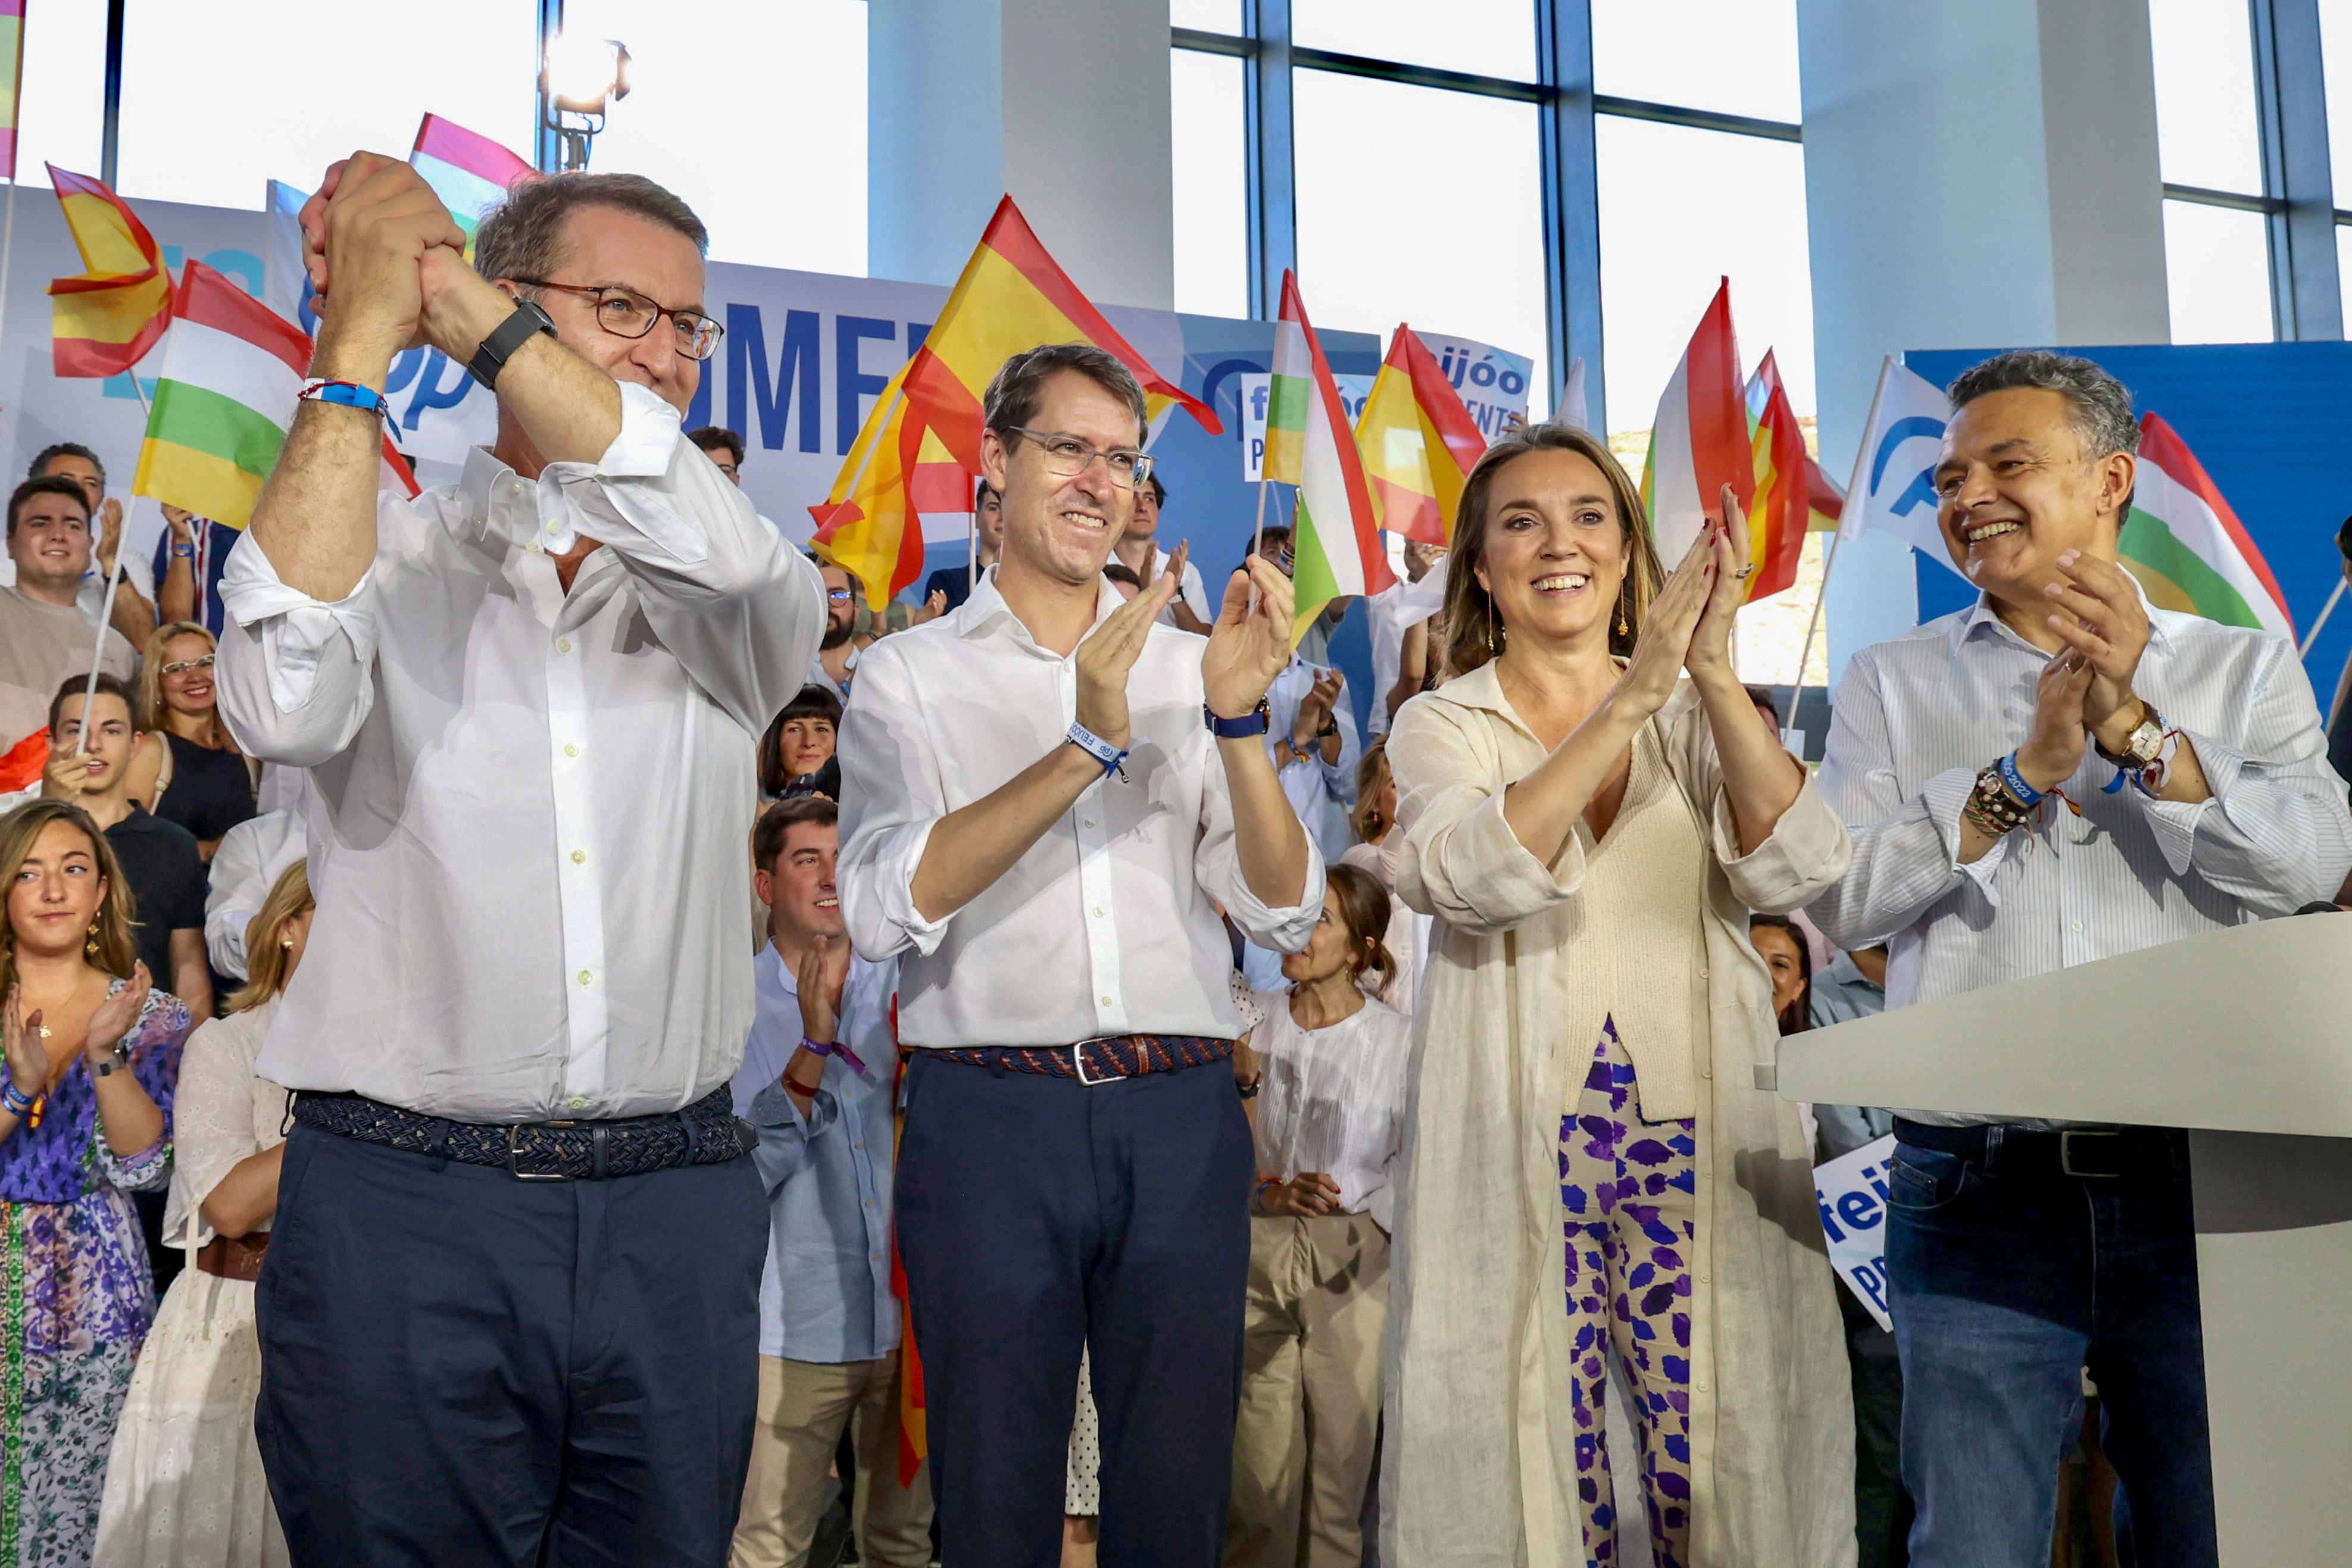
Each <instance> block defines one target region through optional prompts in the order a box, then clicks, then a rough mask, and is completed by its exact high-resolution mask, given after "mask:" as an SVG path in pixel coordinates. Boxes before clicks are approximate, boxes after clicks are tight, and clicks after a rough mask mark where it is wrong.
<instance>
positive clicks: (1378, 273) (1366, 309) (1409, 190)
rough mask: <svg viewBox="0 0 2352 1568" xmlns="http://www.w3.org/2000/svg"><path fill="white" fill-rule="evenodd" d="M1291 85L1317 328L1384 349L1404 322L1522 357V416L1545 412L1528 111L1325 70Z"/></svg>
mask: <svg viewBox="0 0 2352 1568" xmlns="http://www.w3.org/2000/svg"><path fill="white" fill-rule="evenodd" d="M1293 98H1294V101H1295V104H1296V110H1297V114H1296V121H1295V129H1294V131H1293V132H1292V134H1293V136H1294V137H1295V139H1296V146H1297V169H1298V286H1299V290H1300V292H1301V293H1302V294H1303V295H1304V296H1305V298H1306V300H1307V313H1308V314H1309V316H1310V317H1312V319H1313V320H1314V321H1315V324H1316V326H1317V327H1318V328H1325V327H1346V328H1349V329H1352V330H1354V331H1361V332H1374V333H1378V334H1379V335H1380V337H1381V342H1383V343H1385V342H1387V340H1388V334H1389V333H1390V332H1391V331H1393V330H1394V329H1395V327H1396V325H1397V323H1398V321H1408V322H1410V323H1412V325H1413V326H1415V327H1419V328H1425V329H1427V330H1429V331H1435V332H1444V333H1447V334H1450V335H1454V336H1459V337H1466V338H1475V339H1477V340H1478V341H1480V342H1487V343H1492V344H1494V345H1495V346H1496V347H1497V348H1503V349H1508V350H1509V351H1511V352H1512V353H1519V354H1528V355H1530V356H1532V357H1533V358H1534V360H1535V362H1536V368H1535V379H1534V384H1533V385H1534V389H1535V396H1534V397H1533V398H1532V400H1531V409H1530V412H1532V413H1535V414H1538V415H1540V414H1541V413H1543V412H1544V411H1545V410H1546V408H1547V407H1548V404H1547V402H1546V397H1545V393H1546V392H1547V390H1548V389H1549V385H1550V374H1551V373H1550V371H1549V367H1548V364H1547V359H1548V356H1547V355H1546V353H1545V352H1544V345H1545V331H1544V272H1543V268H1544V261H1543V258H1544V247H1543V217H1542V188H1541V184H1540V179H1541V171H1540V167H1539V163H1538V145H1537V141H1536V110H1535V106H1534V105H1533V104H1528V103H1517V102H1514V101H1512V100H1508V99H1496V98H1480V97H1475V96H1473V95H1472V94H1469V93H1462V92H1445V91H1440V90H1438V89H1434V88H1425V87H1409V86H1405V85H1402V84H1401V83H1397V82H1388V81H1376V80H1372V79H1368V78H1364V77H1352V76H1339V75H1334V74H1333V73H1331V72H1328V71H1312V70H1302V71H1299V72H1297V74H1296V76H1295V78H1294V86H1293ZM1373 145H1377V146H1378V147H1379V149H1380V153H1379V155H1378V156H1376V157H1375V156H1368V155H1367V148H1368V147H1370V146H1373Z"/></svg>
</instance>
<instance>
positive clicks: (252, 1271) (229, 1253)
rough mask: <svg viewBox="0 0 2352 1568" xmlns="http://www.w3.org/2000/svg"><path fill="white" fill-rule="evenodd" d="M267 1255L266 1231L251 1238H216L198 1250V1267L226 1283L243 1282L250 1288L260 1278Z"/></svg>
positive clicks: (259, 1232) (260, 1231)
mask: <svg viewBox="0 0 2352 1568" xmlns="http://www.w3.org/2000/svg"><path fill="white" fill-rule="evenodd" d="M268 1253H269V1233H268V1231H266V1230H257V1231H255V1232H254V1233H253V1234H252V1235H251V1236H216V1237H213V1238H212V1239H211V1240H210V1241H208V1242H206V1243H205V1244H204V1245H203V1246H202V1247H198V1248H196V1267H197V1268H201V1269H203V1270H204V1271H205V1273H207V1274H216V1275H218V1276H219V1277H220V1278H222V1279H242V1280H244V1281H245V1282H246V1283H247V1284H248V1285H250V1284H252V1283H253V1282H254V1281H255V1280H257V1279H260V1278H261V1260H262V1258H265V1257H267V1256H268Z"/></svg>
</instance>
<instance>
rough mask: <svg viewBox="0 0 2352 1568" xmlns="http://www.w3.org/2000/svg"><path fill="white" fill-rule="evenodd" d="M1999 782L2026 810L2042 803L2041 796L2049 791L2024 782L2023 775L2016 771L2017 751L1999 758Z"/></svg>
mask: <svg viewBox="0 0 2352 1568" xmlns="http://www.w3.org/2000/svg"><path fill="white" fill-rule="evenodd" d="M2000 782H2001V784H2002V786H2003V787H2004V788H2006V789H2007V790H2008V791H2009V793H2010V794H2011V795H2015V796H2016V797H2017V798H2018V801H2019V803H2020V804H2021V805H2024V806H2025V807H2026V808H2027V809H2028V810H2031V809H2032V808H2033V807H2034V806H2037V805H2041V804H2042V796H2043V795H2047V794H2048V793H2049V792H2048V791H2046V790H2038V789H2035V788H2034V787H2033V786H2032V784H2027V783H2026V782H2025V775H2024V774H2023V773H2019V772H2018V771H2017V753H2016V752H2010V753H2009V755H2007V756H2005V757H2003V758H2001V760H2000Z"/></svg>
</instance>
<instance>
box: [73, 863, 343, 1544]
mask: <svg viewBox="0 0 2352 1568" xmlns="http://www.w3.org/2000/svg"><path fill="white" fill-rule="evenodd" d="M315 907H316V906H315V905H314V904H313V903H312V901H311V898H310V875H309V868H308V863H307V862H305V861H301V860H297V861H295V862H294V863H293V864H292V865H291V866H289V867H288V868H286V869H285V870H284V871H283V872H282V873H280V875H279V876H278V881H277V884H276V886H274V887H273V888H272V889H270V892H269V897H268V900H266V901H265V902H264V903H263V904H262V907H261V911H260V912H259V913H258V914H257V915H255V916H254V917H253V920H252V921H251V922H250V924H248V925H247V928H246V952H247V962H248V977H247V982H246V985H245V988H244V989H243V990H241V991H239V992H237V993H236V994H235V995H234V996H232V997H230V998H229V1000H228V1009H227V1016H225V1017H220V1018H215V1019H214V1020H212V1021H211V1022H209V1023H207V1024H205V1026H203V1027H201V1028H199V1029H198V1030H197V1031H196V1032H195V1033H194V1035H193V1036H191V1037H189V1039H188V1046H187V1053H186V1056H185V1058H184V1060H183V1061H182V1063H181V1067H180V1096H179V1105H178V1110H179V1131H178V1137H177V1140H176V1153H175V1157H174V1163H175V1164H176V1165H177V1167H178V1168H177V1170H176V1171H175V1172H174V1173H173V1178H172V1200H171V1206H170V1207H169V1208H168V1209H167V1210H166V1211H165V1213H164V1216H163V1234H164V1236H165V1237H166V1238H167V1239H168V1240H170V1241H171V1242H172V1243H173V1245H175V1246H180V1247H187V1248H188V1249H189V1250H190V1251H191V1252H193V1253H194V1255H195V1267H194V1268H189V1269H184V1270H183V1271H182V1272H181V1274H180V1276H179V1278H178V1279H174V1280H173V1281H172V1289H171V1290H170V1291H169V1292H168V1293H167V1294H166V1295H165V1296H164V1298H163V1310H161V1311H159V1312H157V1313H156V1315H155V1326H154V1329H153V1331H152V1332H151V1333H150V1334H149V1335H148V1338H147V1348H146V1350H145V1351H144V1352H142V1354H141V1356H140V1358H139V1370H138V1372H137V1373H135V1374H134V1375H133V1376H132V1378H131V1394H130V1397H129V1399H128V1400H127V1401H126V1402H125V1403H124V1405H123V1409H122V1421H121V1426H119V1427H117V1428H116V1430H115V1434H114V1451H113V1456H112V1458H111V1459H110V1461H109V1463H108V1466H107V1472H106V1499H105V1506H104V1507H103V1509H102V1510H100V1515H99V1524H98V1560H99V1562H100V1563H104V1564H106V1568H280V1565H282V1564H284V1563H287V1561H288V1557H287V1552H286V1538H285V1536H284V1535H283V1534H281V1533H280V1532H279V1530H278V1514H277V1511H276V1510H274V1509H273V1508H271V1506H270V1502H269V1483H268V1478H267V1477H265V1476H264V1475H263V1474H262V1471H261V1450H260V1448H259V1447H258V1446H257V1444H256V1443H255V1442H254V1437H253V1406H254V1398H255V1395H256V1394H257V1393H258V1392H259V1390H260V1386H261V1344H260V1341H259V1340H258V1339H257V1337H256V1335H255V1332H254V1326H253V1295H254V1281H255V1280H256V1279H258V1278H259V1276H260V1273H261V1259H262V1257H263V1254H264V1252H265V1251H266V1249H267V1248H268V1244H269V1221H270V1216H271V1215H272V1214H274V1213H275V1211H276V1210H277V1207H278V1162H279V1160H280V1157H281V1156H282V1154H283V1152H284V1149H285V1138H286V1134H285V1131H284V1129H285V1125H286V1091H285V1090H284V1089H280V1088H278V1086H277V1085H276V1084H274V1083H271V1082H269V1081H268V1080H267V1079H259V1078H256V1077H255V1076H254V1073H253V1061H254V1058H255V1057H256V1056H257V1055H258V1054H259V1052H260V1050H261V1041H262V1037H264V1036H265V1035H267V1034H268V1032H269V1022H270V1020H271V1019H272V1018H274V1017H275V1016H277V1013H278V997H279V995H281V994H283V993H284V992H285V989H286V984H287V982H288V981H289V980H291V979H292V978H293V977H294V968H295V965H297V964H299V963H301V962H302V946H303V943H304V942H305V941H307V940H308V938H309V936H310V915H311V912H312V910H314V908H315Z"/></svg>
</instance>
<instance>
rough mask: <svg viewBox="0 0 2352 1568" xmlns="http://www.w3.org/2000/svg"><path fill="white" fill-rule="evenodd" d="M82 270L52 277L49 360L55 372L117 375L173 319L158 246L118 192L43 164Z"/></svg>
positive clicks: (169, 283)
mask: <svg viewBox="0 0 2352 1568" xmlns="http://www.w3.org/2000/svg"><path fill="white" fill-rule="evenodd" d="M47 167H48V171H49V183H50V184H53V185H55V186H56V187H57V192H58V205H59V206H60V207H62V208H64V209H65V215H66V226H67V227H68V228H70V229H72V230H73V237H74V244H75V246H77V247H79V249H80V251H81V264H82V267H83V271H82V273H81V275H80V276H79V277H75V278H59V279H56V280H55V281H53V282H52V283H50V285H49V310H50V314H51V317H52V320H53V321H54V323H55V325H54V329H53V338H54V341H53V342H52V343H51V345H50V361H51V363H52V365H53V366H54V367H55V369H56V372H57V374H59V375H120V374H122V373H123V372H124V371H126V370H129V369H130V368H131V366H132V365H134V364H137V363H139V361H140V358H141V356H142V355H143V354H145V353H146V352H147V351H148V350H149V349H151V348H153V347H154V346H155V341H156V340H157V339H158V338H161V337H162V336H163V329H164V328H165V327H166V326H168V325H170V323H171V320H172V279H171V275H170V274H169V273H167V272H165V271H164V270H163V253H162V251H161V250H160V249H159V248H158V247H156V244H155V237H154V236H153V235H151V234H149V233H148V232H147V226H146V225H145V224H143V223H141V222H140V221H139V219H138V216H137V215H135V214H133V213H132V212H131V208H130V206H129V205H126V204H125V203H124V201H123V200H122V198H121V196H118V195H115V194H114V193H113V192H112V191H110V190H108V189H107V188H106V186H105V185H103V184H100V182H98V181H96V180H93V179H91V178H90V177H89V175H87V174H68V173H66V172H65V171H64V170H63V169H60V168H58V166H57V165H56V164H55V163H51V164H49V165H47Z"/></svg>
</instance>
